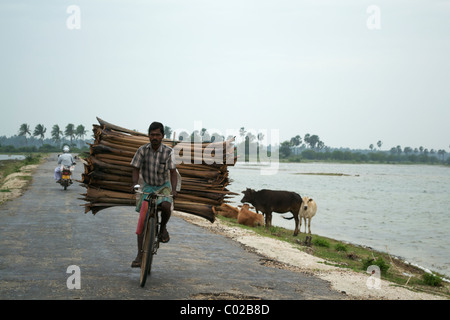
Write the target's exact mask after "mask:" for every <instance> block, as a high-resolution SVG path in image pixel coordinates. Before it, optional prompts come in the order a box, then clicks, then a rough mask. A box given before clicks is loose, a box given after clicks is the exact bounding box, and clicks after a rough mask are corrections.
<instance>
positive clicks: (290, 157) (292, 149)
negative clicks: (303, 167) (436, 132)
mask: <svg viewBox="0 0 450 320" xmlns="http://www.w3.org/2000/svg"><path fill="white" fill-rule="evenodd" d="M303 142H304V143H303V144H302V138H301V137H300V136H299V135H297V136H295V137H293V138H291V140H289V141H284V142H282V143H281V145H280V150H279V151H280V152H279V154H280V159H281V160H282V161H287V162H305V161H306V162H307V161H328V162H345V163H422V164H447V165H450V157H449V156H448V155H447V152H446V151H445V150H444V149H440V150H438V151H435V150H434V149H430V150H428V149H427V148H424V147H422V146H420V147H418V148H411V147H405V148H402V147H401V146H399V145H398V146H395V147H392V148H391V149H390V150H389V151H381V146H382V145H383V142H382V141H378V142H377V147H378V150H376V148H375V147H374V145H373V144H370V145H369V149H367V150H350V149H348V148H347V149H345V148H339V149H337V148H330V147H327V146H325V143H324V142H323V141H321V140H320V138H319V136H318V135H310V134H309V133H308V134H306V135H305V137H304V139H303Z"/></svg>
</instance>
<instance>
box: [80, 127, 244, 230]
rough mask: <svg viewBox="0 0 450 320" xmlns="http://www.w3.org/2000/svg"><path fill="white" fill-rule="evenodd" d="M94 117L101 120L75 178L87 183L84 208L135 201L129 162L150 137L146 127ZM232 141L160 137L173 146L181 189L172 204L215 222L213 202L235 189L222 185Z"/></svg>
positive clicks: (231, 157) (226, 181) (94, 209)
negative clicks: (129, 126) (139, 128)
mask: <svg viewBox="0 0 450 320" xmlns="http://www.w3.org/2000/svg"><path fill="white" fill-rule="evenodd" d="M97 120H98V122H99V125H96V124H94V125H93V132H94V137H95V141H94V143H93V144H90V151H89V157H87V158H86V159H85V160H83V164H84V173H83V174H82V180H81V181H79V182H81V183H82V184H83V185H84V187H86V189H87V191H86V193H84V194H82V195H83V198H81V199H82V200H84V201H85V202H86V203H85V204H84V206H85V213H87V212H89V211H92V213H93V214H96V213H97V212H99V211H100V210H103V209H106V208H110V207H114V206H135V205H136V196H137V195H136V194H135V193H133V192H132V191H131V190H132V170H133V168H132V166H131V165H130V162H131V160H132V159H133V156H134V154H135V152H136V150H137V149H138V148H139V147H140V146H142V145H144V144H147V143H149V139H148V136H147V135H146V134H144V133H140V132H136V131H132V130H129V129H126V128H122V127H119V126H116V125H113V124H110V123H108V122H106V121H104V120H102V119H100V118H97ZM233 142H234V141H233V140H227V141H224V142H217V143H192V144H191V143H188V142H180V141H175V140H169V139H164V140H163V144H165V145H167V146H169V147H171V148H174V151H175V157H176V161H177V163H179V164H177V170H178V171H179V174H180V175H181V180H182V183H181V190H180V191H179V192H178V196H177V197H176V199H175V201H174V209H175V210H178V211H183V212H186V213H191V214H194V215H197V216H200V217H203V218H205V219H207V220H209V221H211V222H214V219H215V214H214V213H215V212H216V208H217V207H220V206H221V205H222V204H224V203H226V202H227V200H226V199H227V198H229V197H230V196H232V195H236V193H233V192H230V191H229V190H228V189H227V188H226V186H227V185H229V183H230V181H231V180H230V178H229V175H228V166H229V165H234V164H235V163H236V157H235V152H234V151H235V150H234V149H235V147H234V144H233ZM218 151H220V152H218ZM206 155H207V157H206ZM216 156H217V158H216ZM208 159H212V160H215V161H212V160H211V161H208ZM219 160H220V161H219Z"/></svg>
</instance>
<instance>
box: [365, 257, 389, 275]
mask: <svg viewBox="0 0 450 320" xmlns="http://www.w3.org/2000/svg"><path fill="white" fill-rule="evenodd" d="M362 262H363V270H367V268H368V267H370V266H372V265H376V266H378V268H380V271H381V274H386V273H387V271H388V269H389V265H388V264H387V263H386V262H385V261H384V260H383V258H377V259H372V258H366V259H364V260H363V261H362Z"/></svg>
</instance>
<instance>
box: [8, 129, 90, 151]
mask: <svg viewBox="0 0 450 320" xmlns="http://www.w3.org/2000/svg"><path fill="white" fill-rule="evenodd" d="M46 133H47V128H45V126H44V125H42V124H37V125H36V127H35V129H34V131H33V133H32V131H31V129H30V126H29V125H28V124H26V123H23V124H22V125H21V126H20V128H19V131H18V134H17V135H14V136H12V137H6V136H0V153H30V152H33V153H35V152H61V150H62V146H63V145H69V146H70V149H71V151H72V152H75V153H79V152H83V151H87V150H88V146H87V145H86V142H89V141H86V140H84V137H85V136H86V130H85V127H84V126H83V125H78V126H77V127H75V125H74V124H72V123H69V124H68V125H67V126H66V127H65V130H64V133H63V131H62V130H61V128H60V127H59V125H57V124H55V125H54V126H53V127H52V130H51V132H50V135H51V138H45V134H46Z"/></svg>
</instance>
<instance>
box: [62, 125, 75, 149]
mask: <svg viewBox="0 0 450 320" xmlns="http://www.w3.org/2000/svg"><path fill="white" fill-rule="evenodd" d="M64 135H65V136H66V137H69V138H70V145H72V139H73V138H74V137H75V126H74V125H73V124H72V123H69V124H68V125H67V126H66V130H64Z"/></svg>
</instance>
